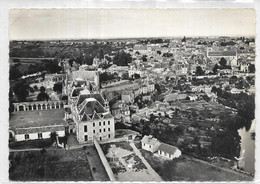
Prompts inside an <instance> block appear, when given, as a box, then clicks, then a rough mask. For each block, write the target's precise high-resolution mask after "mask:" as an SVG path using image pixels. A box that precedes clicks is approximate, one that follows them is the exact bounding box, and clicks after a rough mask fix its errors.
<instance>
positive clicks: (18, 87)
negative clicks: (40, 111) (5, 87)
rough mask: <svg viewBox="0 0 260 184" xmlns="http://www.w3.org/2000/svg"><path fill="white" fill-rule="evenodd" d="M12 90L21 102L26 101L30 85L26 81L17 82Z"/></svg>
mask: <svg viewBox="0 0 260 184" xmlns="http://www.w3.org/2000/svg"><path fill="white" fill-rule="evenodd" d="M12 90H13V92H14V94H15V95H16V96H17V98H18V101H19V102H24V101H26V97H27V96H28V95H29V85H28V84H27V83H26V81H25V80H21V81H19V82H17V83H16V84H15V86H14V87H13V89H12Z"/></svg>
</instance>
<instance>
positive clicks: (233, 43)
mask: <svg viewBox="0 0 260 184" xmlns="http://www.w3.org/2000/svg"><path fill="white" fill-rule="evenodd" d="M235 44H236V43H235V42H233V41H229V42H221V43H220V46H228V45H230V46H233V45H235Z"/></svg>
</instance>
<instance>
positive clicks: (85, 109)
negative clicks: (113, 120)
mask: <svg viewBox="0 0 260 184" xmlns="http://www.w3.org/2000/svg"><path fill="white" fill-rule="evenodd" d="M79 111H80V114H81V115H83V114H84V113H86V114H88V115H89V114H93V113H94V112H96V113H105V112H106V109H105V108H104V107H103V106H102V105H101V104H100V103H99V102H98V101H97V100H96V99H95V98H86V99H85V100H84V102H82V103H81V104H80V106H79Z"/></svg>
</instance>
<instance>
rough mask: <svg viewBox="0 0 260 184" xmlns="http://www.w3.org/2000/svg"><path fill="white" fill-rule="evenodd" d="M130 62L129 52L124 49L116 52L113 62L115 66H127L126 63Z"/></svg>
mask: <svg viewBox="0 0 260 184" xmlns="http://www.w3.org/2000/svg"><path fill="white" fill-rule="evenodd" d="M131 62H132V57H131V55H130V54H129V53H125V52H124V51H122V52H117V53H116V55H115V57H114V60H113V63H114V64H116V65H117V66H127V65H128V63H131Z"/></svg>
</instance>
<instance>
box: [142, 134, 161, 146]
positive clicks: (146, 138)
mask: <svg viewBox="0 0 260 184" xmlns="http://www.w3.org/2000/svg"><path fill="white" fill-rule="evenodd" d="M141 142H144V143H145V144H149V145H156V144H158V143H159V144H160V141H158V140H157V139H156V138H153V137H152V136H151V135H149V136H148V135H145V136H144V137H143V138H142V140H141Z"/></svg>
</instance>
